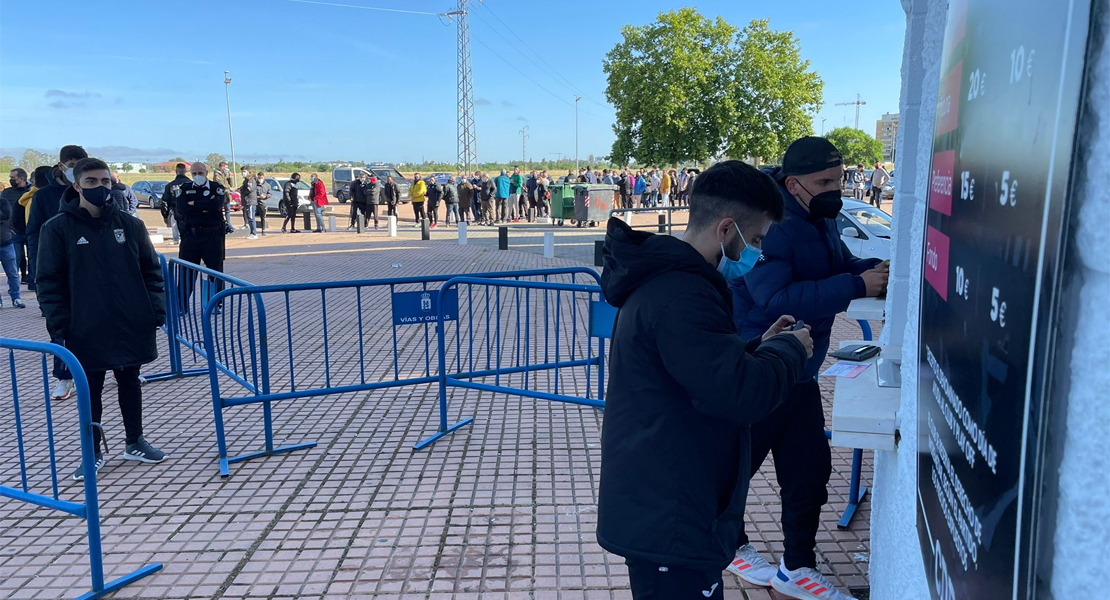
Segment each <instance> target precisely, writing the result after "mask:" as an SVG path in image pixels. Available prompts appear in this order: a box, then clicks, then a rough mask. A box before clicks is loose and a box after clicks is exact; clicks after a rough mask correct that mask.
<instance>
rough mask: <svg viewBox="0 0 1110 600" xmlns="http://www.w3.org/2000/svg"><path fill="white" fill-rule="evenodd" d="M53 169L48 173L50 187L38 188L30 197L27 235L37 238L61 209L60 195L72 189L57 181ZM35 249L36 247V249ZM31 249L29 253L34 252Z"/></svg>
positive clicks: (33, 249) (61, 181)
mask: <svg viewBox="0 0 1110 600" xmlns="http://www.w3.org/2000/svg"><path fill="white" fill-rule="evenodd" d="M56 169H57V167H55V169H52V170H51V171H50V175H48V177H49V178H50V185H48V186H46V187H44V188H40V189H39V191H37V192H35V195H34V196H32V197H31V211H30V213H29V214H28V215H27V235H29V236H32V237H34V238H36V239H37V238H38V235H39V230H40V229H42V226H43V225H45V224H46V222H47V221H49V220H50V219H51V218H52V217H53V216H54V215H56V214H58V213H59V212H60V211H61V208H62V195H63V194H65V193H66V190H68V189H72V188H71V187H70V185H69V184H68V183H66V182H65V180H64V179H58V178H57V174H56V173H55V170H56ZM36 248H37V247H36ZM36 248H31V251H32V252H34V251H36Z"/></svg>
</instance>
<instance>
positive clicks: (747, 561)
mask: <svg viewBox="0 0 1110 600" xmlns="http://www.w3.org/2000/svg"><path fill="white" fill-rule="evenodd" d="M843 173H844V171H843V161H842V160H841V157H840V152H839V151H838V150H837V149H836V147H835V146H833V145H832V143H831V142H829V140H827V139H825V138H821V137H804V138H801V139H799V140H797V141H795V142H794V143H793V144H791V145H790V147H789V148H788V149H787V150H786V155H785V156H784V157H783V161H782V168H777V169H773V170H771V171H769V172H768V174H769V175H771V176H772V177H773V178H774V179H775V181H776V182H777V183H778V188H779V192H780V193H781V195H782V198H783V202H784V205H785V208H786V218H785V219H783V220H782V221H781V222H779V223H775V224H774V225H771V228H770V230H769V231H768V232H767V236H766V237H765V238H764V239H763V255H762V257H761V258H760V260H759V262H758V263H757V264H756V266H755V268H753V269H752V270H751V272H750V273H748V274H747V275H746V276H744V278H743V279H740V280H738V281H736V282H734V283H733V285H732V289H733V318H734V320H735V322H736V326H737V328H738V329H739V330H740V335H741V336H742V337H745V338H747V337H749V336H751V335H753V332H762V331H763V330H766V328H767V327H768V326H769V325H771V324H772V323H774V322H775V320H776V319H778V318H779V315H783V314H788V315H792V316H794V317H795V318H796V319H800V320H802V321H804V322H805V323H806V324H807V325H810V326H812V327H813V329H812V331H811V333H812V335H813V356H812V357H811V358H810V359H809V361H808V362H807V363H806V367H805V370H804V372H803V373H801V374H800V377H799V379H798V382H797V383H796V384H795V385H794V389H793V390H792V392H791V393H790V397H789V398H788V399H787V400H786V401H785V402H784V403H783V404H782V405H780V406H779V407H778V408H777V409H775V410H774V411H773V412H772V413H771V414H770V415H768V416H767V417H766V418H764V419H763V420H762V421H760V422H759V423H758V424H755V425H752V445H751V459H752V462H751V472H752V473H755V472H756V471H758V470H759V467H760V465H762V464H763V460H764V459H765V458H766V457H767V453H768V452H771V451H773V452H774V454H775V473H776V475H777V476H778V482H779V486H780V487H781V488H782V490H781V492H782V529H783V536H784V540H783V546H784V552H783V558H782V563H781V564H780V565H779V568H778V570H777V572H776V569H775V568H774V567H773V566H771V565H770V564H768V563H767V561H766V560H765V559H764V558H763V557H761V556H760V555H759V554H758V553H757V552H756V551H755V549H754V548H752V546H751V545H750V544H748V537H747V535H746V534H745V533H744V532H743V531H741V537H740V540H739V543H738V547H739V549H738V550H737V552H736V558H735V559H734V560H733V563H732V565H731V566H730V567H729V570H730V571H732V572H734V573H736V574H737V575H739V576H740V577H741V578H742V579H744V580H746V581H748V582H749V583H753V584H756V585H762V586H771V587H774V588H775V590H776V591H778V592H779V593H780V595H785V596H787V597H790V598H800V599H805V600H813V599H819V600H847V599H849V598H851V597H850V596H848V595H846V594H843V593H841V592H840V591H839V590H837V589H836V587H835V586H833V585H832V584H830V583H829V582H828V581H827V580H826V579H825V578H824V576H823V575H821V573H819V572H818V571H817V570H816V567H817V564H816V555H815V553H814V548H815V546H816V536H817V529H818V527H819V525H820V520H821V507H822V506H824V505H825V503H826V502H827V501H828V494H827V492H826V490H825V486H826V484H827V483H828V481H829V474H830V472H831V471H832V462H831V456H830V452H829V442H828V441H827V440H826V439H825V433H824V430H825V416H824V412H823V408H822V404H821V389H820V388H819V387H818V385H817V382H816V381H815V379H814V378H815V377H816V375H817V371H818V370H819V369H820V367H821V363H822V362H823V361H824V360H825V354H826V353H827V352H828V349H829V336H830V334H831V332H832V327H833V322H834V321H835V320H836V315H837V314H838V313H841V312H843V311H845V310H847V308H848V304H849V303H850V302H851V301H852V300H855V299H856V298H863V297H867V296H878V295H880V294H882V293H883V292H884V291H885V290H886V282H887V276H888V274H889V265H888V262H887V261H882V262H880V261H879V260H878V259H867V260H864V259H859V258H856V257H855V256H852V253H851V252H849V251H848V248H847V247H846V246H845V245H844V242H842V241H841V239H840V232H839V230H838V229H837V226H836V217H837V216H838V215H839V214H840V209H841V206H842V205H843V202H842V201H841V198H840V193H841V192H840V179H841V177H843ZM772 315H773V316H772ZM760 327H763V329H762V330H761V329H759V328H760ZM812 583H816V584H817V585H816V586H813V585H811V584H812ZM816 590H820V591H819V592H817V591H816Z"/></svg>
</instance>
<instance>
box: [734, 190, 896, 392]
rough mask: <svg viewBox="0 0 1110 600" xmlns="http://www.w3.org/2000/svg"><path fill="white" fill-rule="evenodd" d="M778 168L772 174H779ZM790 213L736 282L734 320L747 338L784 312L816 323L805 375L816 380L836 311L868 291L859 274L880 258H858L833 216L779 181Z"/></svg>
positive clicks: (769, 235) (806, 377) (807, 322)
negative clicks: (816, 213)
mask: <svg viewBox="0 0 1110 600" xmlns="http://www.w3.org/2000/svg"><path fill="white" fill-rule="evenodd" d="M777 171H778V169H775V170H773V171H771V172H769V173H768V174H769V175H771V176H772V177H774V178H775V180H776V181H778V177H776V175H777V174H778V173H777ZM779 193H781V194H782V199H783V203H784V205H785V207H786V217H785V218H784V219H783V221H782V222H781V223H776V224H774V225H772V226H771V230H770V231H769V232H768V233H767V237H765V238H763V256H761V257H760V259H759V262H758V263H756V266H755V268H754V269H752V270H751V272H750V273H748V274H747V275H745V276H744V278H743V279H741V280H740V281H739V282H738V283H733V284H732V296H733V312H732V314H733V320H734V321H735V322H736V328H737V329H738V330H739V331H740V335H741V337H743V338H745V339H747V338H750V337H753V336H758V335H761V334H762V333H763V332H765V331H767V328H769V327H770V326H771V325H772V324H774V322H775V321H776V320H777V319H778V318H779V317H780V316H782V315H791V316H793V317H794V318H795V319H801V320H802V321H805V323H806V324H807V325H812V326H813V330H812V331H811V332H810V333H811V334H812V336H813V358H811V359H809V362H808V363H806V368H805V372H804V374H803V377H804V378H805V379H812V378H813V377H814V376H816V375H817V371H818V370H819V369H820V368H821V363H822V362H824V360H825V353H826V352H828V350H829V336H830V335H831V333H832V327H833V322H834V321H835V320H836V315H837V314H838V313H842V312H844V311H845V310H848V304H849V303H851V302H852V300H855V299H856V298H863V297H864V296H866V295H867V286H866V285H865V284H864V282H863V278H862V277H860V273H863V272H864V271H866V270H868V269H870V268H872V267H874V266H875V265H877V264H879V263H880V262H881V261H880V260H879V259H877V258H871V259H861V258H856V257H855V256H853V255H852V253H851V252H849V251H848V247H847V246H845V245H844V242H843V241H842V240H841V239H840V231H839V230H838V229H837V227H836V221H835V220H834V219H814V218H811V217H810V215H809V212H807V211H806V209H805V208H803V207H802V205H801V204H799V203H798V201H797V200H795V199H794V197H793V196H791V195H790V192H787V191H786V188H785V187H783V185H782V182H781V181H780V182H779Z"/></svg>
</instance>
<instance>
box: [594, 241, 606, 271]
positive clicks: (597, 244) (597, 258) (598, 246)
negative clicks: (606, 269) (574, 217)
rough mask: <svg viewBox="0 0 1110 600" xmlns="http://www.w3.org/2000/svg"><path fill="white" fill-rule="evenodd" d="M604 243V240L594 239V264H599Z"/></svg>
mask: <svg viewBox="0 0 1110 600" xmlns="http://www.w3.org/2000/svg"><path fill="white" fill-rule="evenodd" d="M604 245H605V240H595V241H594V266H595V267H600V266H601V247H602V246H604Z"/></svg>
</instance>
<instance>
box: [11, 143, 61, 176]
mask: <svg viewBox="0 0 1110 600" xmlns="http://www.w3.org/2000/svg"><path fill="white" fill-rule="evenodd" d="M56 164H58V155H57V154H48V153H46V152H39V151H38V150H35V149H34V148H28V149H26V150H24V151H23V157H22V158H20V159H19V166H20V167H23V169H24V170H25V171H27V172H28V173H30V172H31V171H34V170H35V167H41V166H43V165H50V166H53V165H56Z"/></svg>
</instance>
